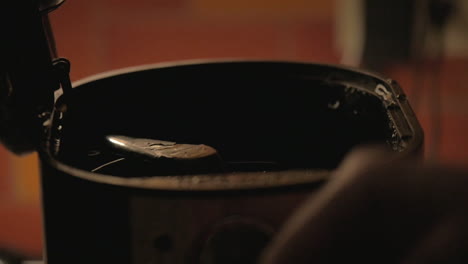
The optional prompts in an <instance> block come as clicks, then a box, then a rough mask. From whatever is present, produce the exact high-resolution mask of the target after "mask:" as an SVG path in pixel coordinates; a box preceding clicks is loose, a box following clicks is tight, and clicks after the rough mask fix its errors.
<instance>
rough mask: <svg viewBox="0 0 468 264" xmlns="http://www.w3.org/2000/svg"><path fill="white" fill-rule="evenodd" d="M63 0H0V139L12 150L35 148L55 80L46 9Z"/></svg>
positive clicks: (38, 142) (47, 10)
mask: <svg viewBox="0 0 468 264" xmlns="http://www.w3.org/2000/svg"><path fill="white" fill-rule="evenodd" d="M63 2H64V0H5V1H2V3H1V4H0V28H1V31H0V32H1V33H0V34H2V41H0V140H1V141H2V143H3V144H4V145H5V146H6V147H7V148H8V149H10V150H11V151H13V152H15V153H22V152H26V151H32V150H35V149H37V148H38V146H39V144H40V140H41V138H42V136H43V122H44V120H45V119H46V118H47V116H48V113H50V111H51V110H52V107H53V103H54V90H56V89H57V88H58V87H59V82H58V80H57V77H56V76H55V74H54V69H53V65H52V59H53V58H54V57H55V47H54V44H53V38H52V34H51V30H50V24H49V20H48V17H47V13H48V12H49V11H51V10H53V9H55V8H57V7H58V6H59V5H61V4H62V3H63Z"/></svg>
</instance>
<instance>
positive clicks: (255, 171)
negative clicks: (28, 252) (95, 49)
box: [0, 0, 423, 264]
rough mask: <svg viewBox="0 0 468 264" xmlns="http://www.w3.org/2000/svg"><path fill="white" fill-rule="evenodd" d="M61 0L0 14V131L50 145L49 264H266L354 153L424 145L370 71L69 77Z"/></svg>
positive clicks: (395, 91) (17, 5) (391, 88)
mask: <svg viewBox="0 0 468 264" xmlns="http://www.w3.org/2000/svg"><path fill="white" fill-rule="evenodd" d="M63 2H64V1H63V0H62V1H60V0H55V1H38V0H24V1H7V2H6V3H3V4H2V9H1V10H2V11H1V12H2V16H1V18H0V19H1V23H0V26H1V27H2V28H3V30H2V32H3V34H4V41H2V43H1V44H0V45H2V46H1V49H0V52H2V61H1V62H0V63H1V76H0V101H1V103H0V109H1V110H0V133H1V134H0V135H1V140H2V142H3V144H5V146H7V147H8V148H9V149H10V150H12V151H13V152H15V153H22V152H25V151H37V152H38V154H39V158H40V161H41V162H40V164H41V182H42V184H41V188H42V196H43V197H42V206H43V217H44V234H45V240H46V241H45V251H44V252H45V258H46V261H47V263H51V264H55V263H87V262H88V263H89V262H90V263H135V264H140V263H181V264H182V263H183V264H186V263H187V264H189V263H190V264H191V263H200V264H208V263H255V261H256V258H257V257H258V255H259V254H260V252H261V251H262V249H263V248H264V246H265V245H266V244H267V243H268V241H269V240H270V239H271V237H273V236H274V234H275V232H276V231H277V230H278V229H279V228H281V225H282V224H283V223H284V221H285V220H286V219H287V217H288V216H289V215H290V214H291V212H292V211H293V210H294V209H295V208H296V207H297V206H298V205H299V204H300V203H301V202H303V201H304V200H305V198H306V197H309V196H310V195H313V193H314V192H315V191H316V190H318V189H319V188H320V186H321V185H322V184H323V183H325V182H326V181H327V179H328V178H329V176H330V174H331V173H332V172H333V170H334V169H335V168H336V167H337V166H338V165H339V164H340V162H341V160H342V159H343V157H344V155H346V153H348V152H349V151H350V150H351V149H353V148H354V147H356V146H358V145H361V144H382V145H385V146H387V147H388V148H389V149H391V150H392V151H394V152H397V153H399V154H400V155H401V157H402V158H404V157H407V156H414V155H420V154H421V150H422V142H423V134H422V131H421V127H420V125H419V123H418V121H417V119H416V117H415V115H414V113H413V111H412V110H411V107H410V105H409V102H408V100H407V98H406V96H405V94H404V92H403V91H402V89H401V88H400V87H399V85H398V84H397V83H396V82H395V81H394V80H391V79H388V78H385V77H382V76H380V75H378V74H375V73H371V72H366V71H363V70H358V69H351V68H347V67H342V66H337V65H321V64H314V63H305V62H280V61H240V60H239V61H196V62H183V63H165V64H156V65H150V66H137V67H133V68H131V69H124V70H118V71H113V72H109V73H104V74H101V75H98V76H95V77H93V78H87V79H85V80H83V81H78V82H76V83H74V84H72V83H71V82H70V79H69V71H70V64H73V62H69V61H68V60H66V59H64V58H59V57H58V55H57V53H56V51H55V46H54V45H55V44H54V41H53V34H52V29H51V27H50V24H49V22H48V18H47V14H48V12H51V11H52V10H55V9H56V8H58V7H59V6H60V5H61V4H63ZM175 146H182V149H183V150H184V151H185V152H177V153H179V154H180V153H187V148H188V149H200V146H205V147H206V148H205V149H209V150H211V151H208V152H207V153H209V154H207V155H204V154H203V155H201V156H200V155H195V156H193V155H192V156H191V157H190V158H187V157H183V158H181V157H180V156H170V155H168V154H167V151H166V150H171V151H172V150H173V149H174V148H175ZM185 147H187V148H185ZM162 149H163V150H165V151H166V152H161V150H162ZM148 153H150V154H148ZM171 153H174V152H171ZM179 154H177V155H179ZM171 155H172V154H171ZM180 155H182V154H180ZM184 155H185V154H184Z"/></svg>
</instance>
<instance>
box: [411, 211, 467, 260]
mask: <svg viewBox="0 0 468 264" xmlns="http://www.w3.org/2000/svg"><path fill="white" fill-rule="evenodd" d="M467 219H468V217H467V215H466V213H460V214H454V215H451V216H449V217H447V218H445V219H444V220H443V221H441V222H440V223H439V224H438V225H437V226H435V228H434V229H433V230H432V231H431V232H430V233H428V235H427V236H425V237H423V238H422V239H421V241H420V242H419V243H418V245H417V246H416V247H415V248H414V249H413V250H412V251H411V252H410V253H409V254H408V256H407V257H406V258H405V261H404V262H403V263H404V264H410V263H411V264H419V263H421V264H423V263H424V264H431V263H451V264H456V263H460V264H461V263H468V228H467V227H466V221H467Z"/></svg>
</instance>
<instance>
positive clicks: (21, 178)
mask: <svg viewBox="0 0 468 264" xmlns="http://www.w3.org/2000/svg"><path fill="white" fill-rule="evenodd" d="M335 11H336V7H335V1H329V0H313V1H312V0H288V1H282V0H255V1H254V0H229V1H219V0H138V1H124V0H100V1H90V0H69V1H67V2H66V3H65V4H64V5H63V6H62V7H61V8H59V9H58V10H56V11H55V12H54V13H52V14H51V15H50V17H51V21H52V26H53V29H54V34H55V38H56V43H57V47H58V51H59V55H60V56H62V57H66V58H68V59H69V60H70V61H71V63H72V72H71V78H72V80H73V81H75V80H78V79H80V78H83V77H86V76H89V75H92V74H97V73H100V72H103V71H108V70H111V69H117V68H122V67H127V66H135V65H141V64H147V63H155V62H164V61H174V60H185V59H199V58H256V59H275V60H300V61H310V62H321V63H333V64H336V63H339V62H340V51H338V50H337V48H336V43H335V38H336V37H335V30H334V25H335V18H336V15H335V14H336V12H335ZM384 74H385V75H387V76H389V77H391V78H393V79H395V80H397V81H398V82H399V83H400V84H401V85H402V87H403V89H404V90H405V91H406V92H407V93H408V94H409V95H410V102H411V100H414V99H417V100H418V102H420V103H418V107H417V109H415V110H416V112H417V116H418V118H419V119H420V121H421V124H422V126H423V128H424V130H425V132H426V135H427V137H430V136H431V126H430V122H431V116H430V109H429V104H428V101H427V98H428V96H427V92H426V91H424V90H422V91H419V93H418V94H416V95H414V94H412V93H411V92H412V91H413V90H414V84H415V82H414V81H413V79H412V65H409V64H399V65H392V66H391V67H389V68H388V69H387V70H385V72H384ZM441 83H442V85H441V87H442V88H443V89H442V93H441V102H442V110H441V120H442V122H441V130H440V131H441V135H442V136H441V139H440V146H441V147H440V148H439V149H438V153H437V154H438V155H437V157H438V159H439V161H440V162H443V163H450V164H458V165H459V164H461V165H465V164H467V165H468V163H467V159H466V158H467V157H468V139H467V137H466V135H467V134H468V103H467V102H468V87H467V84H468V58H467V57H464V56H451V57H449V58H447V59H446V61H445V62H444V64H443V66H442V69H441ZM416 97H417V98H416ZM41 225H42V223H41V214H40V187H39V175H38V162H37V158H36V155H35V154H31V155H27V156H23V157H16V156H14V155H12V154H10V153H8V152H7V151H6V150H5V149H4V148H3V147H0V247H2V246H6V247H9V248H13V249H18V250H20V251H21V252H24V253H25V254H27V255H28V256H30V257H40V256H41V254H42V246H43V242H42V226H41Z"/></svg>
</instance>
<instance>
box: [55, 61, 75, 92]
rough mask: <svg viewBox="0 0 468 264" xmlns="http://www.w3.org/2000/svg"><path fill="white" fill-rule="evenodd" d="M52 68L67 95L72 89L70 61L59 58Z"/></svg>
mask: <svg viewBox="0 0 468 264" xmlns="http://www.w3.org/2000/svg"><path fill="white" fill-rule="evenodd" d="M52 66H53V68H54V71H55V73H56V76H57V79H58V81H59V83H60V86H61V88H62V91H63V93H64V94H66V93H67V92H68V91H70V90H71V89H72V84H71V80H70V61H69V60H67V59H65V58H58V59H55V60H54V61H53V62H52Z"/></svg>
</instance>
